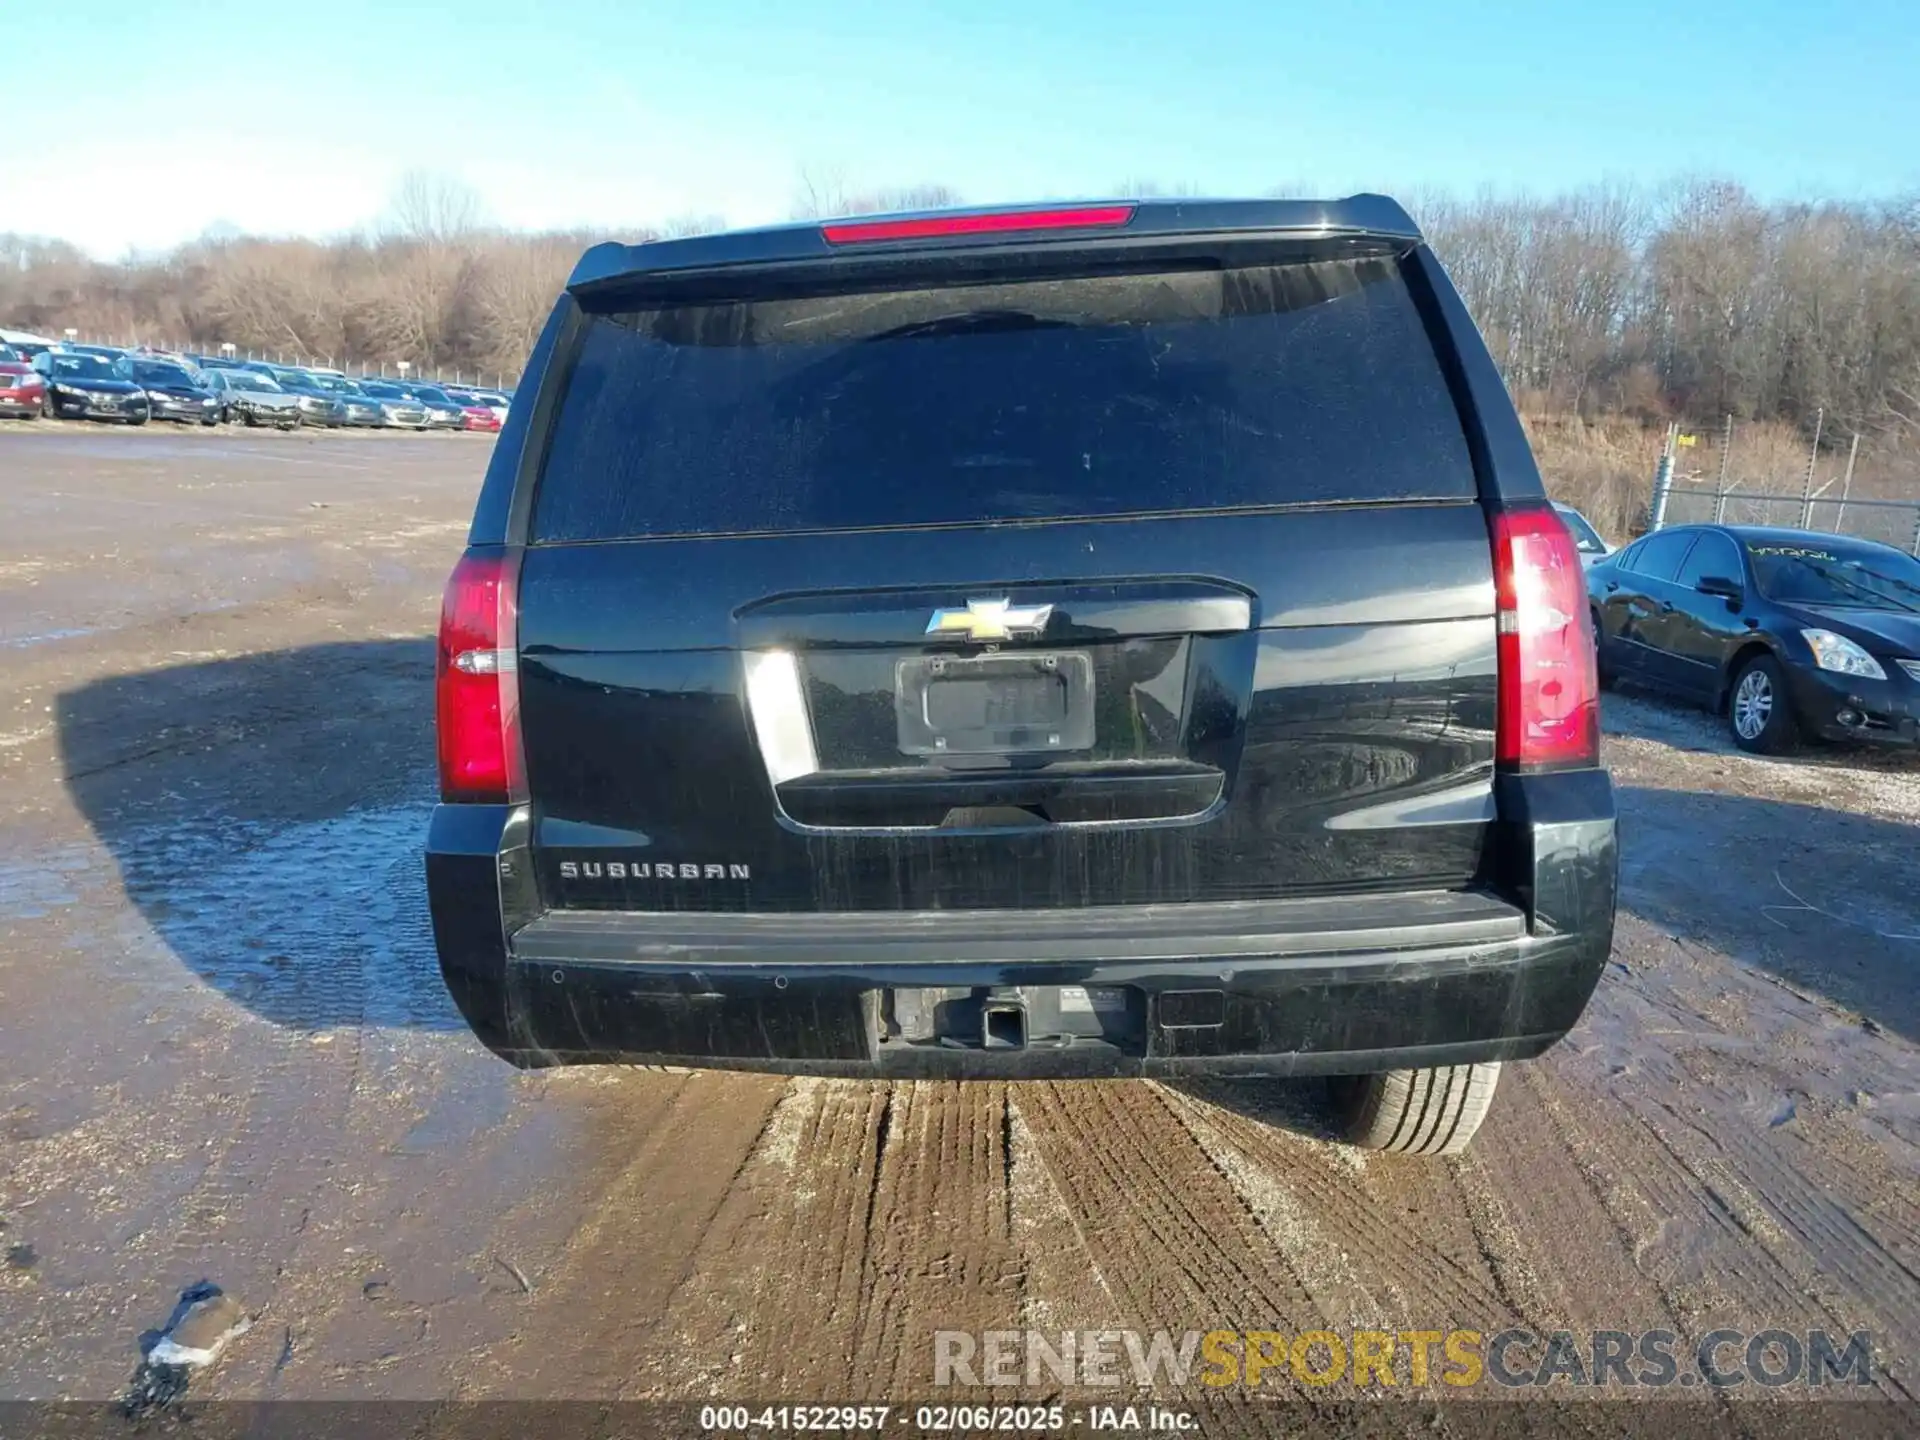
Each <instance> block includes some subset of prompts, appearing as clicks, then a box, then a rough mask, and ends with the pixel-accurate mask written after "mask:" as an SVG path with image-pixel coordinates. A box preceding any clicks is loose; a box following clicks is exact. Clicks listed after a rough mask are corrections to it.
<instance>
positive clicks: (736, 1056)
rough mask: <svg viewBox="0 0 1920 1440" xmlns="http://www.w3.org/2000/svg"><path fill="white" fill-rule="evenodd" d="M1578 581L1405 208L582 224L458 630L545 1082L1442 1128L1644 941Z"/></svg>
mask: <svg viewBox="0 0 1920 1440" xmlns="http://www.w3.org/2000/svg"><path fill="white" fill-rule="evenodd" d="M1589 627H1590V622H1589V619H1588V607H1587V604H1586V600H1585V590H1584V587H1583V582H1582V571H1581V564H1580V557H1579V554H1578V552H1577V550H1576V549H1575V546H1574V543H1573V541H1572V539H1571V538H1570V537H1569V535H1568V532H1567V529H1566V526H1565V525H1564V523H1563V522H1562V521H1561V520H1560V519H1559V517H1558V516H1557V515H1556V513H1555V512H1554V510H1553V509H1552V507H1551V506H1550V505H1549V504H1548V503H1547V500H1546V498H1545V496H1544V494H1543V492H1542V490H1541V485H1540V477H1539V474H1538V472H1537V470H1536V468H1535V466H1534V462H1533V458H1532V455H1531V453H1530V451H1529V450H1528V447H1527V442H1526V438H1525V436H1524V434H1523V432H1522V430H1521V427H1520V423H1519V419H1518V417H1517V416H1516V414H1515V412H1514V408H1513V406H1512V404H1511V402H1510V401H1509V399H1508V397H1507V394H1506V391H1505V390H1504V389H1503V387H1502V384H1501V381H1500V377H1499V375H1498V374H1497V373H1496V371H1495V369H1494V366H1493V363H1492V361H1491V359H1490V357H1489V356H1488V353H1487V350H1486V348H1485V346H1484V344H1483V343H1482V341H1481V339H1480V336H1479V334H1478V332H1477V331H1476V330H1475V328H1474V325H1473V322H1472V321H1471V319H1470V318H1469V317H1468V315H1467V312H1466V310H1465V308H1464V307H1463V305H1462V304H1461V301H1460V298H1459V296H1458V295H1457V293H1456V292H1455V291H1454V289H1453V287H1452V285H1451V284H1450V283H1449V282H1448V280H1447V277H1446V275H1445V274H1444V273H1443V272H1442V270H1441V268H1440V265H1439V264H1438V262H1437V261H1436V260H1435V258H1434V256H1433V253H1432V252H1431V250H1429V248H1428V247H1427V246H1426V245H1425V244H1424V243H1423V241H1422V239H1421V236H1420V233H1419V231H1418V230H1417V229H1416V228H1415V226H1414V224H1413V222H1412V221H1411V220H1410V219H1409V218H1408V216H1407V215H1406V213H1405V212H1404V211H1403V210H1402V209H1401V208H1400V207H1399V206H1398V205H1396V204H1395V203H1394V202H1392V201H1391V200H1388V199H1385V198H1382V197H1380V196H1373V195H1358V196H1353V197H1351V198H1348V199H1344V200H1336V201H1267V200H1261V201H1224V202H1215V201H1194V200H1178V201H1141V202H1138V203H1133V202H1128V203H1113V204H1086V205H1075V206H1071V207H1058V206H1056V207H1050V208H1034V207H1029V208H1012V209H1000V210H991V211H946V212H938V213H928V214H915V215H904V216H888V217H884V218H877V219H856V220H847V221H843V222H830V223H827V224H824V225H822V224H805V225H793V226H787V227H782V228H775V229H768V230H759V231H750V232H742V233H735V234H726V235H710V236H700V237H696V238H690V239H679V240H665V241H658V242H653V243H649V244H644V245H635V246H625V245H620V244H606V245H600V246H596V247H595V248H593V249H591V250H589V251H588V252H587V253H586V254H585V256H583V257H582V259H581V260H580V262H579V264H578V266H577V267H576V268H575V270H574V273H573V276H572V278H571V280H570V281H569V283H568V285H567V289H566V292H565V294H564V295H563V296H562V297H561V299H560V301H559V304H558V306H557V307H556V308H555V310H554V312H553V314H552V317H551V318H550V319H549V321H548V322H547V325H546V328H545V330H544V332H543V333H542V334H541V336H540V338H539V341H538V344H537V346H536V347H535V350H534V353H533V355H532V357H531V363H530V364H529V365H528V367H527V371H526V375H525V378H524V379H523V380H522V382H521V386H520V390H519V393H518V394H517V395H516V397H515V399H514V403H513V406H512V409H511V412H510V414H509V416H508V419H507V422H506V427H505V429H504V431H503V433H502V434H501V436H500V440H499V443H498V444H497V446H496V448H495V451H494V454H493V459H492V463H491V465H490V466H489V468H488V471H487V475H486V479H485V483H484V485H483V487H482V489H481V493H480V498H479V504H478V508H477V511H476V514H475V516H474V521H473V528H472V532H471V535H470V537H469V544H468V548H467V550H466V553H465V555H464V556H463V557H462V559H461V560H460V562H459V565H458V567H457V568H456V569H455V571H454V574H453V578H452V580H451V582H450V583H449V585H448V588H447V593H446V601H445V607H444V611H443V615H442V619H441V628H440V641H439V663H438V678H437V687H438V688H437V704H438V722H439V763H440V785H441V801H442V803H441V804H440V805H439V807H438V808H437V809H436V810H435V812H434V816H433V821H432V826H431V831H430V834H429V838H428V842H427V877H428V884H429V889H430V898H431V908H432V915H433V924H434V933H435V937H436V941H437V944H438V949H439V957H440V964H441V968H442V971H443V973H444V975H445V977H446V981H447V984H448V986H449V987H450V988H451V990H452V993H453V997H454V999H455V1001H456V1002H457V1004H458V1005H459V1007H460V1009H461V1011H462V1013H463V1014H464V1015H465V1017H466V1019H467V1021H468V1022H469V1024H471V1026H472V1028H473V1030H474V1031H475V1033H476V1034H477V1035H478V1036H479V1038H480V1039H481V1040H482V1041H483V1042H485V1044H486V1045H487V1046H488V1047H490V1048H491V1049H492V1050H494V1051H495V1052H496V1053H498V1054H499V1055H501V1056H503V1057H504V1058H506V1059H508V1060H510V1061H512V1062H513V1063H515V1064H518V1065H524V1066H540V1065H557V1064H576V1063H587V1062H605V1061H612V1062H627V1063H642V1064H656V1065H682V1066H703V1067H724V1068H732V1069H749V1070H773V1071H783V1072H788V1073H795V1074H810V1075H837V1076H870V1077H950V1078H974V1077H983V1078H985V1077H991V1078H1031V1077H1047V1078H1069V1077H1083V1076H1148V1077H1153V1076H1178V1075H1196V1074H1206V1075H1228V1076H1251V1075H1328V1076H1339V1077H1344V1078H1343V1079H1342V1081H1341V1082H1340V1086H1341V1089H1342V1090H1343V1091H1344V1092H1345V1095H1346V1097H1347V1100H1346V1103H1347V1106H1348V1121H1349V1124H1350V1126H1351V1135H1352V1138H1353V1139H1354V1141H1355V1142H1356V1143H1361V1144H1370V1145H1375V1146H1380V1147H1384V1148H1389V1149H1396V1150H1403V1151H1414V1152H1423V1153H1448V1152H1452V1151H1457V1150H1459V1149H1460V1148H1462V1147H1463V1146H1464V1145H1465V1144H1466V1143H1467V1141H1468V1140H1469V1139H1470V1138H1471V1136H1472V1134H1473V1132H1474V1130H1475V1129H1476V1128H1477V1127H1478V1125H1479V1123H1480V1120H1481V1118H1482V1116H1483V1115H1484V1114H1485V1112H1486V1108H1487V1105H1488V1102H1489V1100H1490V1098H1491V1095H1492V1091H1493V1086H1494V1082H1495V1080H1496V1079H1497V1077H1498V1073H1499V1067H1500V1062H1502V1061H1506V1060H1517V1059H1524V1058H1527V1057H1530V1056H1534V1055H1538V1054H1539V1053H1540V1052H1541V1051H1543V1050H1545V1049H1546V1048H1547V1047H1548V1046H1550V1045H1551V1044H1553V1043H1554V1041H1556V1040H1557V1039H1559V1038H1560V1037H1561V1036H1562V1035H1563V1034H1565V1033H1566V1031H1567V1030H1568V1028H1569V1027H1571V1026H1572V1025H1573V1024H1574V1022H1575V1021H1576V1020H1577V1019H1578V1018H1579V1016H1580V1013H1581V1010H1582V1008H1583V1007H1584V1006H1585V1004H1586V1002H1587V999H1588V997H1589V995H1590V994H1591V993H1592V991H1593V988H1594V985H1595V983H1596V981H1597V979H1598V977H1599V975H1600V973H1601V970H1602V967H1603V965H1604V963H1605V960H1606V956H1607V951H1608V946H1609V943H1610V939H1611V934H1612V928H1613V913H1614V891H1615V870H1616V863H1615V840H1614V807H1613V794H1612V789H1611V786H1610V784H1609V781H1608V778H1607V775H1606V772H1605V771H1603V770H1602V769H1600V768H1599V755H1598V747H1599V734H1598V731H1599V726H1598V718H1597V717H1598V711H1597V701H1596V685H1595V676H1594V651H1593V637H1592V633H1591V630H1590V628H1589Z"/></svg>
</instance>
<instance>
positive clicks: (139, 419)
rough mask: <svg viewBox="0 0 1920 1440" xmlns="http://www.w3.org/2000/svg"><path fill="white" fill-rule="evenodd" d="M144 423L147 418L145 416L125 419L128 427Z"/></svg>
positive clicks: (131, 416) (133, 416)
mask: <svg viewBox="0 0 1920 1440" xmlns="http://www.w3.org/2000/svg"><path fill="white" fill-rule="evenodd" d="M146 423H147V417H146V416H145V415H129V416H128V417H127V424H129V425H144V424H146Z"/></svg>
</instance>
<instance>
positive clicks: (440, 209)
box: [379, 170, 486, 244]
mask: <svg viewBox="0 0 1920 1440" xmlns="http://www.w3.org/2000/svg"><path fill="white" fill-rule="evenodd" d="M485 218H486V207H485V206H484V205H483V204H482V203H481V200H480V192H479V191H477V190H475V189H474V188H473V187H472V186H471V185H469V184H467V183H466V182H465V181H464V180H461V179H459V178H457V177H456V176H453V175H447V174H443V173H441V172H438V171H434V170H409V171H407V173H406V174H404V175H402V176H401V177H400V182H399V184H397V185H395V186H394V188H393V194H392V195H391V196H390V197H389V199H388V201H387V209H386V213H385V214H384V215H383V217H382V222H381V225H380V227H379V228H380V231H381V233H382V234H385V235H389V236H392V237H394V238H396V239H401V240H412V241H416V242H419V243H422V244H428V243H447V242H451V241H456V240H462V239H465V238H468V237H470V236H472V235H473V234H474V232H475V231H477V230H479V229H481V228H482V226H483V224H484V223H485Z"/></svg>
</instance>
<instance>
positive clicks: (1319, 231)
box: [567, 194, 1422, 289]
mask: <svg viewBox="0 0 1920 1440" xmlns="http://www.w3.org/2000/svg"><path fill="white" fill-rule="evenodd" d="M1095 212H1105V213H1112V212H1124V216H1125V218H1123V219H1122V220H1121V221H1120V222H1119V224H1118V225H1116V224H1115V223H1114V221H1112V220H1105V221H1101V222H1097V225H1096V226H1095V227H1075V226H1066V225H1057V224H1056V225H1046V226H1034V227H1031V228H1029V227H1025V226H1020V227H1008V228H1004V229H997V230H994V231H987V232H976V233H962V234H950V235H943V236H940V237H938V238H937V239H935V240H934V241H933V246H934V248H945V247H947V246H951V245H954V244H980V243H992V242H994V241H1000V242H1002V243H1004V242H1006V241H1007V240H1021V239H1035V238H1037V239H1042V240H1045V239H1057V238H1064V237H1066V236H1068V235H1072V236H1075V237H1079V238H1083V237H1085V236H1086V235H1088V234H1099V233H1101V231H1102V230H1106V229H1109V228H1112V229H1118V228H1120V226H1121V225H1123V226H1124V228H1125V231H1126V234H1127V235H1128V237H1129V238H1135V237H1151V236H1156V235H1157V236H1169V237H1170V236H1178V235H1201V234H1221V233H1225V234H1231V233H1235V232H1238V233H1243V234H1246V233H1280V234H1297V235H1301V236H1310V237H1334V236H1342V235H1353V236H1371V237H1378V238H1382V239H1391V240H1404V241H1407V242H1408V243H1416V242H1418V241H1419V240H1420V239H1422V236H1421V233H1420V227H1419V226H1417V225H1415V224H1414V222H1413V219H1412V217H1411V216H1409V215H1408V214H1407V212H1406V211H1405V210H1404V209H1402V208H1401V206H1400V204H1399V202H1398V201H1395V200H1390V199H1388V198H1387V197H1386V196H1384V195H1364V194H1363V195H1349V196H1346V197H1344V198H1342V199H1337V200H1198V199H1186V198H1183V199H1178V200H1114V201H1098V202H1094V201H1075V202H1072V203H1070V204H1066V203H1059V202H1050V203H1045V204H1033V205H994V206H984V207H974V208H968V209H954V210H920V211H911V212H902V213H898V214H889V215H861V216H857V217H849V218H847V219H844V220H820V221H814V220H809V221H804V222H800V223H796V224H789V225H773V226H768V227H765V228H762V229H756V230H729V231H723V232H721V233H719V234H714V235H690V236H685V237H682V238H680V239H675V240H649V241H647V242H645V243H644V244H640V245H627V244H623V243H621V242H619V241H608V242H607V243H605V244H602V245H595V246H594V247H593V248H592V249H590V250H588V251H587V252H586V254H584V255H582V256H581V257H580V262H579V264H577V265H576V266H574V270H573V274H572V276H571V277H570V278H569V279H568V281H567V286H568V288H569V289H578V288H580V287H583V286H593V285H597V284H601V283H603V282H606V281H609V280H617V279H619V278H621V277H622V276H626V275H636V274H658V273H661V272H663V271H676V270H705V269H711V268H715V267H720V266H729V265H756V264H770V263H779V262H782V261H797V260H818V259H825V258H827V257H829V256H832V255H835V254H839V253H844V252H845V248H846V247H845V246H844V245H835V244H834V243H832V242H831V241H830V240H829V239H828V235H827V232H828V230H829V229H830V228H833V227H836V226H846V227H868V228H873V229H884V228H885V227H887V226H890V225H894V224H896V223H897V222H901V221H916V220H947V221H964V220H967V219H972V218H978V217H982V216H1024V217H1029V218H1034V219H1038V218H1039V217H1043V216H1047V215H1050V214H1053V215H1061V216H1065V215H1071V214H1088V213H1095ZM927 245H928V238H926V237H913V238H901V239H888V240H882V241H878V242H863V243H862V246H861V248H862V249H863V250H866V251H875V250H888V251H893V252H896V253H897V252H899V251H901V250H907V251H911V250H913V249H918V248H926V247H927Z"/></svg>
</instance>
